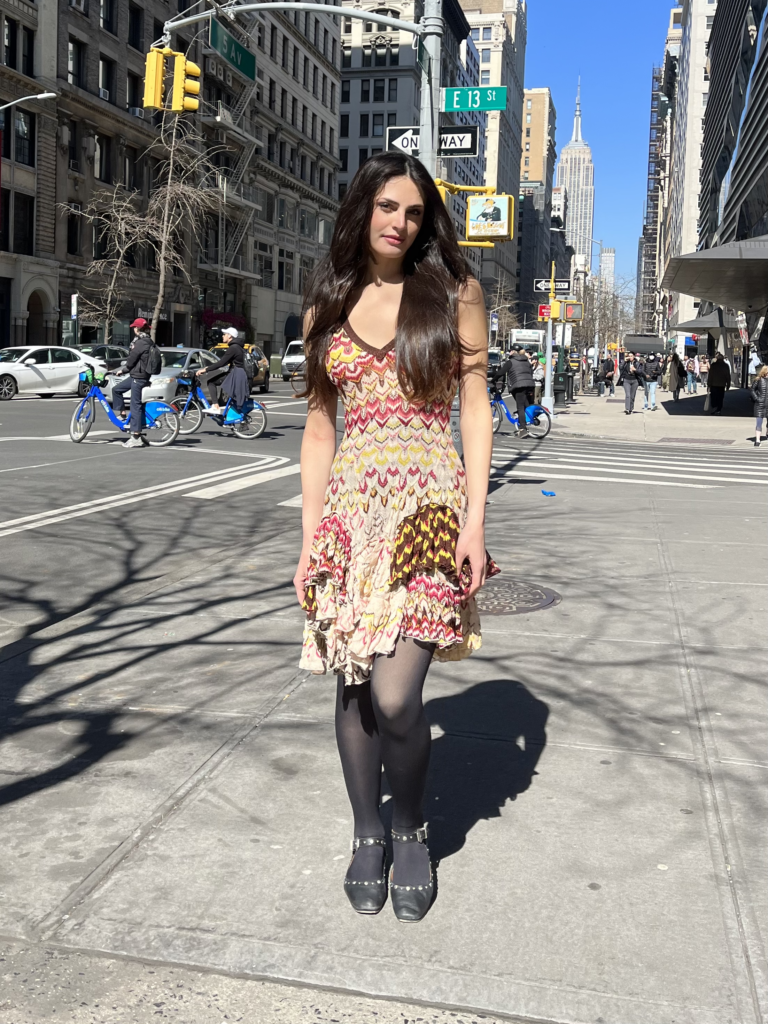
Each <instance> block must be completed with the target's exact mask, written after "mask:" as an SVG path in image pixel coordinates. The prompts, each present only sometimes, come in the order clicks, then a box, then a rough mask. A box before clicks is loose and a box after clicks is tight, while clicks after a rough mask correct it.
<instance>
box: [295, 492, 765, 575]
mask: <svg viewBox="0 0 768 1024" xmlns="http://www.w3.org/2000/svg"><path fill="white" fill-rule="evenodd" d="M277 504H278V505H285V507H286V508H303V506H304V503H303V501H302V496H301V495H300V494H297V495H296V497H295V498H289V499H288V501H278V503H277ZM766 586H768V583H767V584H766Z"/></svg>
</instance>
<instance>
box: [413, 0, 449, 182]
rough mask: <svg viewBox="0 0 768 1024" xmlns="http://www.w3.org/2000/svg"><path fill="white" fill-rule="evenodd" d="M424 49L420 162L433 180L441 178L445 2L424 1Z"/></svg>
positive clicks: (422, 21)
mask: <svg viewBox="0 0 768 1024" xmlns="http://www.w3.org/2000/svg"><path fill="white" fill-rule="evenodd" d="M421 24H422V25H423V26H424V32H423V38H424V50H425V52H426V56H427V60H426V67H422V69H421V111H420V115H419V126H420V132H419V160H421V162H422V163H423V164H424V166H425V167H426V169H427V172H428V173H429V176H430V178H435V177H437V150H438V146H439V141H440V135H439V130H440V65H441V61H442V45H443V3H442V0H424V16H423V17H422V19H421ZM417 52H418V51H417Z"/></svg>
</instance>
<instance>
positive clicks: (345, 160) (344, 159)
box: [339, 149, 349, 174]
mask: <svg viewBox="0 0 768 1024" xmlns="http://www.w3.org/2000/svg"><path fill="white" fill-rule="evenodd" d="M339 160H340V161H341V172H342V174H346V173H347V168H348V167H349V150H348V149H340V150H339Z"/></svg>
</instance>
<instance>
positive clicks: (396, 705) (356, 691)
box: [336, 638, 435, 885]
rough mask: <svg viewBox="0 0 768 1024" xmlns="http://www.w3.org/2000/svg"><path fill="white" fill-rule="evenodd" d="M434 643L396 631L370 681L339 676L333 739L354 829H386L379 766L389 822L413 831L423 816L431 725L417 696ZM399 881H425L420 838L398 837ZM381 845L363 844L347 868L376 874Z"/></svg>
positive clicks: (378, 832)
mask: <svg viewBox="0 0 768 1024" xmlns="http://www.w3.org/2000/svg"><path fill="white" fill-rule="evenodd" d="M434 649H435V645H434V644H426V643H421V641H419V640H411V639H404V638H401V639H399V640H398V641H397V644H396V646H395V649H394V651H393V652H392V653H391V654H389V655H377V656H376V658H375V659H374V663H373V670H372V672H371V678H370V681H369V682H366V683H362V684H359V685H355V686H345V685H344V679H343V678H342V677H339V680H338V691H337V698H336V742H337V743H338V746H339V755H340V757H341V766H342V769H343V772H344V781H345V783H346V786H347V793H348V794H349V800H350V803H351V804H352V812H353V814H354V818H355V835H356V836H383V835H384V826H383V824H382V821H381V815H380V814H379V803H380V798H381V769H382V765H383V767H384V771H385V772H386V774H387V781H388V783H389V788H390V789H391V791H392V802H393V807H392V825H393V827H394V828H395V829H396V830H397V831H413V830H414V829H416V828H419V827H420V826H421V825H422V824H423V823H424V817H423V811H422V803H423V800H424V787H425V785H426V781H427V769H428V767H429V749H430V743H431V738H430V731H429V723H428V722H427V719H426V716H425V714H424V706H423V704H422V700H421V694H422V689H423V687H424V680H425V679H426V675H427V670H428V669H429V665H430V662H431V661H432V654H433V652H434ZM394 854H395V880H396V881H397V883H398V884H399V885H411V884H422V883H424V882H427V881H429V868H428V860H427V857H426V850H425V848H424V847H423V846H422V845H421V844H416V843H409V844H402V843H395V844H394ZM377 871H378V873H379V874H380V871H381V847H376V846H373V847H371V846H365V847H361V849H360V851H359V852H358V854H357V855H356V856H355V859H354V863H353V864H352V866H351V867H350V870H349V872H348V877H349V878H357V879H358V880H362V879H366V878H374V877H377Z"/></svg>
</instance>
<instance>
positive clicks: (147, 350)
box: [112, 317, 162, 448]
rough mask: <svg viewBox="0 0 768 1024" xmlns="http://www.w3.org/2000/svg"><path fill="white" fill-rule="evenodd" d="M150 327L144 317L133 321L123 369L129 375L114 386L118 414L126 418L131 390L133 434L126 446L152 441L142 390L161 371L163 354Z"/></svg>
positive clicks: (125, 443)
mask: <svg viewBox="0 0 768 1024" xmlns="http://www.w3.org/2000/svg"><path fill="white" fill-rule="evenodd" d="M147 327H149V324H148V323H147V321H146V320H145V319H144V318H143V317H137V318H136V319H135V320H134V321H133V323H132V324H131V328H132V330H133V331H134V338H133V341H132V342H131V346H130V348H129V350H128V357H127V358H126V360H125V363H124V364H123V369H125V371H126V372H127V374H128V376H127V377H125V379H124V380H121V381H119V382H118V383H117V384H113V386H112V408H113V409H114V411H115V415H116V416H119V417H120V418H121V419H123V420H124V419H125V400H124V398H123V395H124V394H125V393H126V391H130V392H131V411H130V426H131V436H130V437H129V438H128V440H127V441H123V448H144V447H145V446H146V445H149V441H147V439H146V437H144V434H143V431H144V426H145V423H144V403H143V401H142V392H143V390H144V388H145V387H146V386H147V385H148V384H149V381H150V378H151V377H152V375H153V374H155V373H159V372H160V368H161V366H162V356H161V355H160V350H159V349H158V348H157V346H156V345H155V343H154V342H153V341H152V337H151V335H150V333H149V331H148V330H147Z"/></svg>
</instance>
